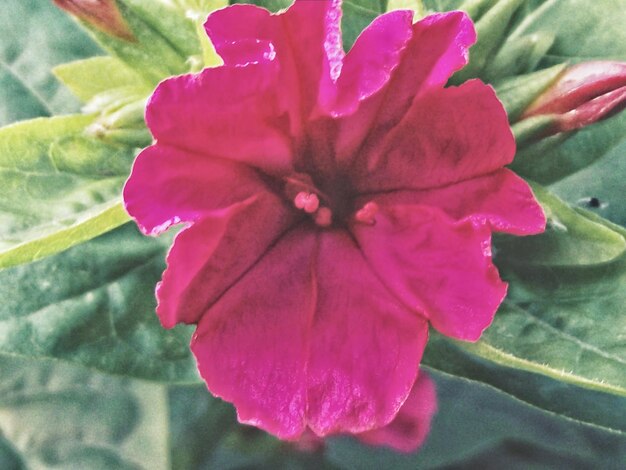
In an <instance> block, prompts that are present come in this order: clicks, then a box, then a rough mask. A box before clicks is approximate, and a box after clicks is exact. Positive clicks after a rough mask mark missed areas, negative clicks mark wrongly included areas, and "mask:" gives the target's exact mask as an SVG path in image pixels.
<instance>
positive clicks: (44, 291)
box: [0, 224, 199, 382]
mask: <svg viewBox="0 0 626 470" xmlns="http://www.w3.org/2000/svg"><path fill="white" fill-rule="evenodd" d="M170 241H171V240H170V239H169V238H160V239H153V238H148V237H144V236H142V235H141V234H140V233H139V232H138V231H137V229H136V228H135V227H134V225H133V224H127V225H125V226H123V227H121V228H119V229H117V230H114V231H112V232H109V233H108V234H105V235H103V236H101V237H99V238H96V239H94V240H92V241H90V242H87V243H83V244H81V245H78V246H75V247H73V248H72V249H70V250H68V251H66V252H64V253H61V254H59V255H56V256H54V257H50V258H47V259H44V260H41V261H38V262H36V263H32V264H28V265H23V266H18V267H15V268H11V269H5V270H3V271H0V298H2V299H3V302H2V304H0V352H4V353H10V354H14V355H21V356H29V357H38V358H46V357H50V358H56V359H63V360H66V361H71V362H76V363H79V364H83V365H87V366H89V367H92V368H95V369H98V370H101V371H106V372H110V373H113V374H118V375H126V376H129V377H140V378H144V379H150V380H161V381H191V382H196V381H198V380H199V379H198V377H197V372H196V367H195V363H194V361H193V359H192V358H191V353H190V352H189V339H190V336H191V335H190V333H191V332H190V330H189V328H187V327H184V326H182V327H178V328H175V329H173V330H165V329H163V328H162V327H161V326H160V324H159V322H158V319H157V317H156V314H155V308H156V300H155V297H154V286H155V285H156V283H157V282H158V281H159V279H160V276H161V273H162V271H163V269H164V268H165V263H164V258H165V248H166V246H167V245H168V244H169V242H170Z"/></svg>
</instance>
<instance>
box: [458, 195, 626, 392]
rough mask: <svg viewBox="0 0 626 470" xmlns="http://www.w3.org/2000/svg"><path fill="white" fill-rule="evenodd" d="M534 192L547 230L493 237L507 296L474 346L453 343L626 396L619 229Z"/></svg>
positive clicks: (625, 265) (625, 256)
mask: <svg viewBox="0 0 626 470" xmlns="http://www.w3.org/2000/svg"><path fill="white" fill-rule="evenodd" d="M534 188H535V191H536V194H537V195H538V197H539V198H540V200H541V202H542V204H543V205H544V207H545V208H546V212H547V213H548V216H549V218H551V220H552V222H551V223H550V224H549V228H548V231H547V232H546V233H545V234H542V235H539V236H536V237H529V238H517V239H513V238H506V239H503V238H500V239H498V240H497V243H496V248H497V250H496V253H497V257H496V262H497V264H498V267H499V268H500V273H501V276H502V277H503V278H504V279H505V280H507V281H509V282H510V286H509V296H508V299H507V300H506V301H505V303H504V304H503V305H502V307H501V308H500V310H499V311H498V313H497V314H496V317H495V320H494V322H493V324H492V325H491V327H490V328H488V329H487V330H486V331H485V333H483V336H482V337H481V340H480V341H479V342H478V343H476V344H469V343H458V344H459V346H460V347H462V348H464V349H465V350H467V351H469V352H470V353H471V354H474V355H476V356H479V357H481V358H484V359H487V360H489V361H493V362H496V363H498V364H501V365H504V366H508V367H513V368H518V369H522V370H527V371H531V372H536V373H540V374H544V375H547V376H549V377H552V378H555V379H558V380H561V381H564V382H568V383H572V384H575V385H579V386H582V387H587V388H590V389H594V390H598V391H603V392H607V393H613V394H617V395H622V396H626V374H625V373H624V371H625V370H626V343H625V342H624V341H623V338H621V336H620V334H621V332H623V331H626V317H625V316H624V315H623V312H624V311H625V309H626V291H625V290H624V285H626V284H625V283H626V252H625V250H624V246H625V242H624V236H625V235H626V230H624V229H622V228H620V227H619V226H617V225H614V224H611V223H610V222H608V221H605V220H603V219H601V218H599V217H597V216H594V215H593V214H589V213H586V212H582V211H580V210H578V211H572V210H571V209H569V208H567V206H565V205H564V204H563V203H562V202H560V201H558V199H556V198H555V197H554V196H550V195H549V194H547V193H546V192H545V191H543V190H541V189H540V188H539V187H536V186H535V187H534ZM549 220H550V219H549Z"/></svg>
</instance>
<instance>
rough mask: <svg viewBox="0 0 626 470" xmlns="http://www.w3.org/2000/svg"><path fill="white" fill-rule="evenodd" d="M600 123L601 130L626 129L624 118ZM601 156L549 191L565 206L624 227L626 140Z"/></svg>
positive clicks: (625, 208)
mask: <svg viewBox="0 0 626 470" xmlns="http://www.w3.org/2000/svg"><path fill="white" fill-rule="evenodd" d="M612 119H613V120H614V121H613V123H611V120H609V121H606V122H605V123H601V124H600V125H602V126H605V125H606V126H609V125H610V126H613V125H614V126H615V128H616V130H617V127H618V123H617V122H616V121H618V120H619V123H620V124H621V126H622V127H623V128H624V127H626V114H622V115H621V116H619V117H615V118H612ZM602 153H604V155H603V156H602V157H601V158H598V159H597V160H596V161H595V162H594V163H592V164H591V165H589V166H588V167H586V168H584V169H583V170H580V171H578V172H577V173H574V174H572V175H570V176H568V177H566V178H563V179H561V180H560V181H558V182H556V183H555V184H553V185H552V186H550V190H551V191H553V192H554V193H556V194H557V195H559V196H560V197H561V198H563V199H565V200H566V201H567V202H568V203H570V204H572V205H576V206H580V207H583V208H585V209H588V210H590V211H593V212H594V213H596V214H598V215H600V216H602V217H604V218H606V219H609V220H610V221H612V222H614V223H616V224H620V225H622V226H626V204H625V203H624V180H625V179H626V158H624V155H626V137H624V138H622V139H621V140H620V142H619V143H618V144H616V145H615V146H614V147H612V148H605V149H603V152H602Z"/></svg>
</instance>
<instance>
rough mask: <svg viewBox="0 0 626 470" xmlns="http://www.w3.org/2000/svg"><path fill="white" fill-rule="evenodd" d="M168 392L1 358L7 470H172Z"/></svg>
mask: <svg viewBox="0 0 626 470" xmlns="http://www.w3.org/2000/svg"><path fill="white" fill-rule="evenodd" d="M167 418H168V415H167V395H166V390H165V388H164V387H163V386H155V385H154V384H146V383H142V382H140V381H137V380H135V381H129V380H125V379H120V378H113V377H110V376H106V375H102V374H96V373H93V372H90V371H88V370H86V369H83V368H77V367H70V366H68V365H66V364H61V363H59V362H52V361H33V360H27V359H23V358H16V357H10V356H4V355H0V466H1V467H2V468H3V469H7V470H13V469H15V470H22V469H24V470H26V469H35V468H36V469H59V468H64V469H65V468H68V469H69V468H76V469H89V470H98V469H102V470H118V469H119V470H122V469H123V470H137V469H150V470H166V469H168V468H169V452H168V450H169V449H168V444H169V443H168V440H167V438H168V434H167V432H168V427H167V426H168V422H167Z"/></svg>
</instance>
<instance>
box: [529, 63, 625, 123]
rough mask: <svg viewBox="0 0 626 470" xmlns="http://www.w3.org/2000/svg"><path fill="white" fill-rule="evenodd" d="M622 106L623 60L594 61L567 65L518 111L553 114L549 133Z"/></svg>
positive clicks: (598, 116) (623, 103)
mask: <svg viewBox="0 0 626 470" xmlns="http://www.w3.org/2000/svg"><path fill="white" fill-rule="evenodd" d="M624 105H626V63H622V62H608V61H595V62H585V63H581V64H576V65H573V66H571V67H568V68H567V69H566V70H565V71H564V72H563V73H562V75H561V76H560V77H558V78H557V80H556V81H555V82H554V83H553V84H552V85H551V86H550V87H549V88H547V89H546V90H545V91H544V92H543V93H542V94H541V95H540V96H539V97H538V98H537V99H536V100H535V101H534V102H533V103H532V104H531V105H530V106H529V107H528V108H527V109H526V111H524V113H523V114H522V119H526V118H529V117H533V116H548V115H552V116H553V124H552V125H551V126H550V129H549V134H556V133H558V132H566V131H572V130H575V129H580V128H582V127H585V126H588V125H590V124H593V123H594V122H597V121H600V120H602V119H605V118H607V117H609V116H611V115H613V114H615V113H616V112H618V111H619V110H621V109H623V107H624Z"/></svg>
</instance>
